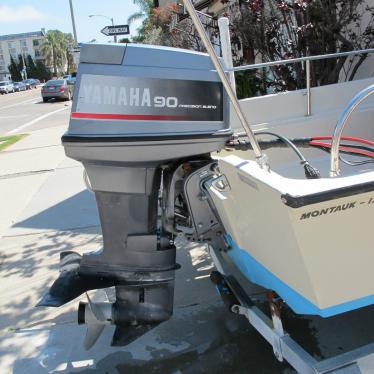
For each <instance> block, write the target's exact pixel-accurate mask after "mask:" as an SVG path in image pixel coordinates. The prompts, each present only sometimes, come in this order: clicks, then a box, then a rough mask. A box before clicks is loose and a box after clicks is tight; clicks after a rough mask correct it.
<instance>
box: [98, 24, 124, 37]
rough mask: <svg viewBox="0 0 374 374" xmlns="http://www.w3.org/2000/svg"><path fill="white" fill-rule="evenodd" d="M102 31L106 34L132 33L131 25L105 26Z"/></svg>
mask: <svg viewBox="0 0 374 374" xmlns="http://www.w3.org/2000/svg"><path fill="white" fill-rule="evenodd" d="M101 32H102V33H103V34H104V35H106V36H113V35H127V34H130V28H129V25H118V26H105V27H104V28H103V29H102V30H101Z"/></svg>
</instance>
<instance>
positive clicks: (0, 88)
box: [0, 81, 14, 95]
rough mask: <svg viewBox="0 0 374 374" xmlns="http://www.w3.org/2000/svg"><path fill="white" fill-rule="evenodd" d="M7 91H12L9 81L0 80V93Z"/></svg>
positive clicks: (12, 87) (11, 84)
mask: <svg viewBox="0 0 374 374" xmlns="http://www.w3.org/2000/svg"><path fill="white" fill-rule="evenodd" d="M9 92H14V86H13V83H12V82H11V81H2V82H0V93H1V94H2V95H4V94H8V93H9Z"/></svg>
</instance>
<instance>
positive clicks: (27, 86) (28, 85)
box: [22, 78, 38, 90]
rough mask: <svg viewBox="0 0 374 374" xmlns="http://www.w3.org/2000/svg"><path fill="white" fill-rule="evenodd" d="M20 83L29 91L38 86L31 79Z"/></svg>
mask: <svg viewBox="0 0 374 374" xmlns="http://www.w3.org/2000/svg"><path fill="white" fill-rule="evenodd" d="M22 82H23V83H24V84H25V85H26V88H27V89H28V90H30V89H31V88H37V86H38V83H37V82H36V80H35V79H32V78H29V79H25V80H23V81H22Z"/></svg>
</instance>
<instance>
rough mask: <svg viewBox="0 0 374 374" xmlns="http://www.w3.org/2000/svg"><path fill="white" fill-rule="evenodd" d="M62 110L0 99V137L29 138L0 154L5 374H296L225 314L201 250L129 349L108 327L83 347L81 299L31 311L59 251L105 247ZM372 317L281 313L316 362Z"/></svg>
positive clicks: (369, 325) (358, 341) (0, 313)
mask: <svg viewBox="0 0 374 374" xmlns="http://www.w3.org/2000/svg"><path fill="white" fill-rule="evenodd" d="M70 106H71V103H70V102H64V101H61V102H49V103H46V104H43V103H41V97H40V89H39V88H38V89H35V90H31V91H26V92H22V93H15V94H9V95H4V96H0V136H3V135H6V134H19V133H25V134H28V135H27V136H26V137H24V138H23V139H21V140H20V141H19V142H17V143H15V144H13V145H11V146H10V147H8V148H6V149H4V150H2V151H1V152H0V197H1V207H2V209H1V210H0V277H1V279H2V282H1V283H0V295H1V297H0V330H1V333H2V334H1V338H0V367H1V373H15V374H26V373H27V374H39V373H51V372H61V373H70V372H75V371H79V372H85V373H92V372H93V373H136V372H139V371H140V372H147V373H162V374H165V373H166V374H172V373H188V374H190V373H191V374H192V373H228V372H230V373H236V374H240V373H293V372H294V371H293V370H292V369H291V368H290V366H289V365H288V364H286V363H280V362H278V361H277V360H276V358H275V357H274V354H273V352H272V348H271V346H270V345H269V344H268V343H267V342H266V341H265V340H264V339H263V338H262V337H261V336H260V335H259V334H258V333H257V332H256V331H255V330H254V329H253V328H252V327H251V326H250V325H249V323H248V322H247V321H246V320H245V319H244V317H238V316H236V315H234V314H232V313H229V312H228V311H227V310H226V309H225V307H224V305H223V303H222V301H221V300H220V297H219V296H218V293H217V292H216V290H215V287H214V286H213V285H212V283H211V282H210V280H209V274H210V272H211V270H212V269H213V265H212V261H211V259H210V257H209V255H208V253H207V251H206V248H205V247H204V246H201V245H198V244H187V245H183V243H179V248H178V251H177V262H178V263H179V264H181V269H180V270H178V271H177V273H176V289H175V300H174V306H175V309H174V315H173V317H172V318H171V319H170V320H169V321H167V322H164V323H162V324H160V325H159V326H157V327H156V328H154V329H153V330H151V331H149V332H148V333H146V334H145V335H144V336H142V337H141V338H140V339H138V340H137V341H135V342H133V343H131V344H129V345H128V346H125V347H111V346H110V341H111V338H112V334H113V328H112V327H111V326H108V327H106V328H105V330H104V334H103V335H102V336H101V337H100V338H99V340H98V342H97V343H96V345H95V346H94V347H93V348H92V349H91V350H89V351H85V350H84V348H83V339H84V334H85V330H86V327H85V326H78V324H77V305H78V300H77V299H76V300H73V301H72V302H70V303H68V304H66V305H64V306H63V307H61V308H35V305H36V303H37V302H38V301H39V300H40V298H41V297H42V295H43V294H44V293H45V291H46V289H47V287H49V286H50V285H51V283H52V282H53V280H54V279H56V278H57V276H58V263H59V254H60V252H61V251H66V250H72V251H77V252H80V253H82V252H84V251H92V250H96V249H98V248H100V247H101V233H100V225H99V219H98V214H97V210H96V204H95V200H94V197H93V195H92V194H91V193H90V192H89V191H87V189H86V187H85V185H84V183H83V178H82V171H83V170H82V166H81V165H80V164H79V163H77V162H75V161H73V160H70V159H67V158H66V156H65V155H64V151H63V148H62V146H61V144H60V138H61V135H62V134H63V133H64V131H65V130H66V128H67V125H68V120H69V114H70ZM252 292H253V293H256V292H258V287H255V286H253V289H252ZM259 298H260V296H259ZM78 299H80V300H85V296H82V297H80V298H78ZM263 306H264V310H268V306H267V305H266V304H263ZM371 313H372V308H370V307H369V308H362V309H359V310H356V311H354V312H351V313H346V314H343V315H339V316H337V317H333V318H329V319H322V318H319V317H308V318H306V317H303V316H296V315H294V314H292V313H289V311H288V310H287V309H286V310H285V317H286V321H285V322H286V324H285V327H286V329H287V331H289V332H290V333H291V335H292V336H293V337H294V338H295V339H296V340H297V341H298V342H299V344H301V345H302V346H303V347H304V348H305V349H307V350H308V351H309V352H310V353H311V354H313V355H314V356H315V357H317V358H323V357H329V356H331V355H336V354H339V353H342V352H344V351H346V350H350V349H354V348H356V347H358V346H360V345H363V344H367V343H368V342H370V340H371V338H372V331H373V330H374V326H373V323H374V322H373V319H372V314H371ZM370 360H372V358H371V359H370V357H369V360H366V361H365V362H363V363H361V368H362V369H363V372H365V373H370V372H371V373H372V372H373V371H370V370H371V369H370V368H372V367H373V366H372V361H370ZM365 370H366V371H365Z"/></svg>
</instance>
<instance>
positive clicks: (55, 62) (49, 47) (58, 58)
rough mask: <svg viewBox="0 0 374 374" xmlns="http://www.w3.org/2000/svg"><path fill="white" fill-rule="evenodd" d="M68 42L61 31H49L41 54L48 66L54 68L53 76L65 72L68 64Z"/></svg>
mask: <svg viewBox="0 0 374 374" xmlns="http://www.w3.org/2000/svg"><path fill="white" fill-rule="evenodd" d="M66 49H67V41H66V38H65V36H64V34H63V33H62V32H61V31H59V30H49V31H48V32H47V33H46V35H45V41H44V43H43V44H42V46H41V52H42V54H43V56H44V57H45V59H46V61H47V64H48V65H50V66H53V75H54V76H57V75H58V71H59V70H60V71H61V70H63V67H64V66H65V64H66Z"/></svg>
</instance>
